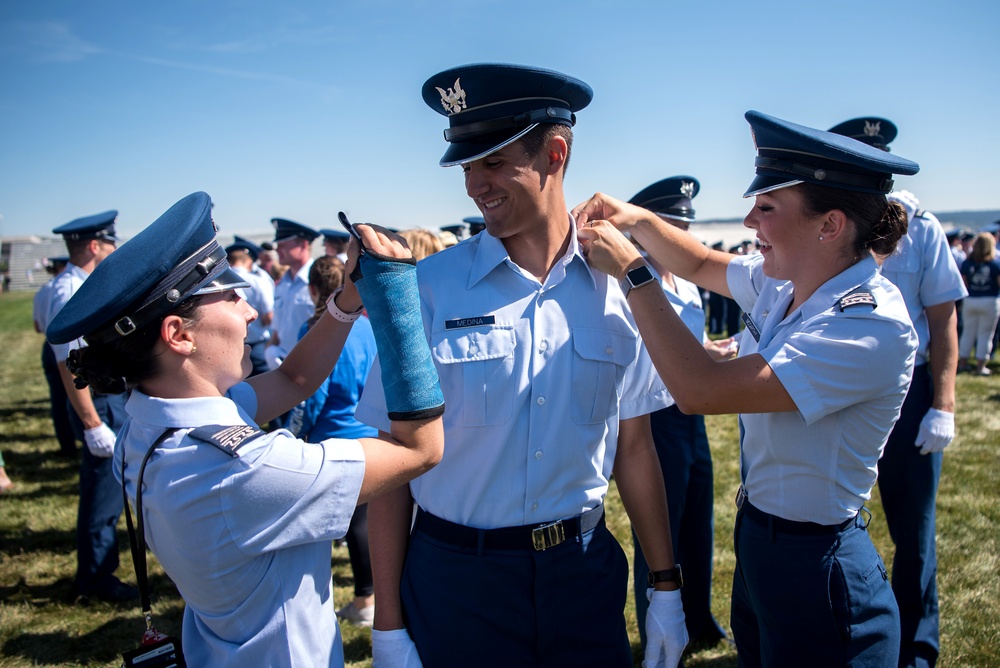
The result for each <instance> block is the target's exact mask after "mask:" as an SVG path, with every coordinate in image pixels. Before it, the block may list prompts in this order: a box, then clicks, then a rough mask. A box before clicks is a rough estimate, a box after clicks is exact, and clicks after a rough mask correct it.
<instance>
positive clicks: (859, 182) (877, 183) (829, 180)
mask: <svg viewBox="0 0 1000 668" xmlns="http://www.w3.org/2000/svg"><path fill="white" fill-rule="evenodd" d="M754 165H756V166H757V168H758V170H760V169H766V170H768V171H771V172H780V173H783V174H790V175H792V176H795V177H802V178H805V179H808V180H809V181H812V182H814V183H820V184H823V185H829V186H832V187H837V186H848V187H851V188H860V189H862V190H867V191H872V192H881V193H890V192H892V184H893V180H892V179H891V178H887V177H882V176H877V175H861V174H851V173H850V172H841V171H837V170H834V169H826V168H824V167H816V166H814V165H806V164H803V163H799V162H792V161H791V160H781V159H778V158H768V157H764V156H757V159H756V160H754ZM758 173H760V172H759V171H758Z"/></svg>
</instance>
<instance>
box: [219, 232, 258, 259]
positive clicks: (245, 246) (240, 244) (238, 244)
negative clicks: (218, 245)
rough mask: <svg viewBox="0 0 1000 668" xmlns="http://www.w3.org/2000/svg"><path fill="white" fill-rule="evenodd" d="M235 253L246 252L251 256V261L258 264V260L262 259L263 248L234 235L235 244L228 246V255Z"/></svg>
mask: <svg viewBox="0 0 1000 668" xmlns="http://www.w3.org/2000/svg"><path fill="white" fill-rule="evenodd" d="M235 251H245V252H246V254H247V255H249V256H250V259H252V260H253V261H254V262H256V261H257V258H259V257H260V251H261V248H260V246H258V245H257V244H255V243H254V242H252V241H250V240H249V239H244V238H243V237H241V236H238V235H234V236H233V243H231V244H229V245H228V246H226V254H227V255H228V254H229V253H232V252H235Z"/></svg>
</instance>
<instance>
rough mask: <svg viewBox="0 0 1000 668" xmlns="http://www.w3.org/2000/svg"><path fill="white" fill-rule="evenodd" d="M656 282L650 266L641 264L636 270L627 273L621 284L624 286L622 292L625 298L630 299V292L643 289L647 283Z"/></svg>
mask: <svg viewBox="0 0 1000 668" xmlns="http://www.w3.org/2000/svg"><path fill="white" fill-rule="evenodd" d="M655 280H656V277H655V276H653V272H652V271H650V269H649V265H648V264H641V265H639V266H638V267H636V268H635V269H632V270H631V271H629V272H627V273H626V274H625V278H623V279H622V280H621V282H620V283H619V284H620V285H621V286H622V292H623V293H625V298H626V299H628V293H629V291H630V290H633V289H635V288H639V287H642V286H643V285H646V283H652V282H653V281H655Z"/></svg>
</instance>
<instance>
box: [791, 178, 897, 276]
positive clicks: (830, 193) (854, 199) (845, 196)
mask: <svg viewBox="0 0 1000 668" xmlns="http://www.w3.org/2000/svg"><path fill="white" fill-rule="evenodd" d="M796 187H797V188H799V189H800V192H801V193H802V195H803V200H804V202H805V206H806V209H807V213H809V214H811V215H814V216H815V215H820V214H824V213H826V212H827V211H833V210H834V209H839V210H841V211H843V212H844V215H845V216H847V218H848V219H849V220H850V221H851V222H853V223H854V231H855V236H854V248H853V249H852V250H853V252H854V257H855V258H861V257H864V256H865V255H868V254H869V252H874V253H875V254H876V255H889V254H891V253H892V252H893V251H894V250H896V244H898V243H899V240H900V239H902V238H903V236H904V235H905V234H906V230H907V227H908V226H909V223H908V221H907V218H906V209H904V208H903V207H902V205H901V204H899V203H897V202H890V201H888V200H886V198H885V195H876V194H873V193H862V192H857V191H854V190H844V189H843V188H831V187H829V186H821V185H817V184H815V183H802V184H799V185H798V186H796Z"/></svg>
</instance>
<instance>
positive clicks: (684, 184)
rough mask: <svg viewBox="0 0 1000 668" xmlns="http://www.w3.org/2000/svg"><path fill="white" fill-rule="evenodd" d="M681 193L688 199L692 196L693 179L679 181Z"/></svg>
mask: <svg viewBox="0 0 1000 668" xmlns="http://www.w3.org/2000/svg"><path fill="white" fill-rule="evenodd" d="M681 194H682V195H684V196H685V197H687V198H688V199H691V198H692V197H694V181H681Z"/></svg>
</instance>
